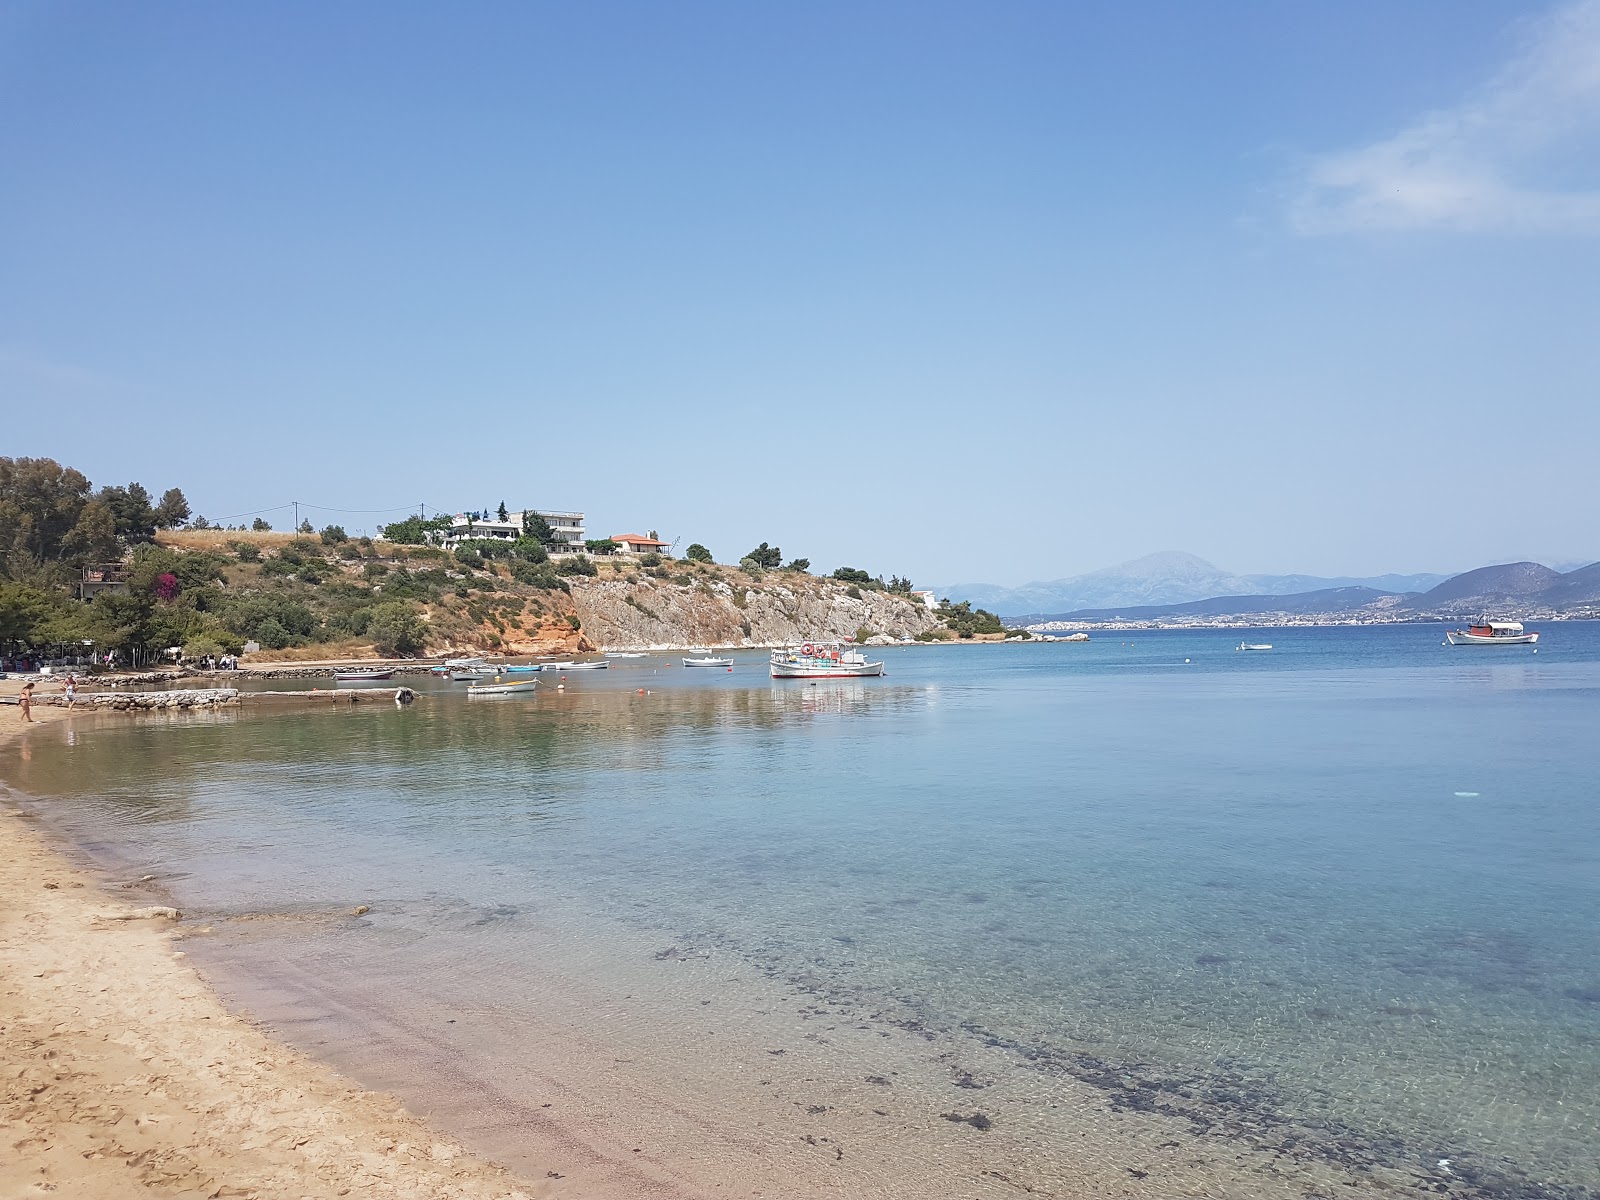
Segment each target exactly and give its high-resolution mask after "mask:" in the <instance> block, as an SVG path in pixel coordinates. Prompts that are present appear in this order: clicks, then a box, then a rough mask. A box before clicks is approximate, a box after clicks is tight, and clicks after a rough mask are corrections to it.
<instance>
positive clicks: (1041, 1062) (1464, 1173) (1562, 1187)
mask: <svg viewBox="0 0 1600 1200" xmlns="http://www.w3.org/2000/svg"><path fill="white" fill-rule="evenodd" d="M685 936H687V935H685ZM698 936H699V937H700V938H701V939H702V940H703V941H709V942H712V943H715V944H717V945H719V946H720V947H721V948H722V949H725V950H728V951H731V952H733V953H736V954H738V955H740V956H741V957H743V958H745V959H746V960H747V961H749V962H751V963H752V964H754V965H755V966H756V967H757V968H758V969H759V970H760V971H761V972H762V974H764V975H765V976H766V977H767V978H769V979H772V980H775V981H776V980H781V981H782V982H784V983H785V984H787V985H788V986H789V987H791V988H793V989H795V991H796V992H797V993H798V994H799V995H798V996H796V997H795V998H796V999H798V998H800V997H801V996H803V997H806V998H807V999H808V1000H809V1001H810V1002H811V1003H809V1004H806V1005H802V1009H801V1011H802V1016H807V1017H809V1016H810V1015H812V1014H813V1013H815V1012H819V1011H823V1010H820V1009H818V1008H816V1007H815V1005H816V1003H817V1002H820V1003H822V1004H826V1005H829V1006H830V1007H831V1008H833V1009H835V1010H836V1014H835V1015H837V1016H838V1017H843V1018H846V1019H850V1020H854V1021H867V1022H870V1024H871V1025H872V1026H874V1027H888V1028H892V1029H897V1030H899V1031H900V1032H901V1033H903V1034H907V1035H909V1036H912V1037H916V1038H920V1039H922V1040H924V1041H928V1042H937V1041H941V1040H944V1039H953V1038H955V1037H957V1036H961V1035H965V1036H968V1037H973V1038H976V1039H977V1040H978V1041H980V1042H981V1043H982V1044H983V1045H984V1046H986V1047H988V1048H990V1049H994V1050H1000V1051H1002V1052H1004V1053H1007V1054H1009V1055H1011V1056H1012V1058H1013V1060H1014V1061H1015V1062H1016V1064H1017V1065H1018V1066H1019V1067H1021V1068H1023V1069H1027V1070H1034V1071H1039V1072H1042V1073H1046V1074H1050V1075H1054V1076H1067V1077H1070V1078H1072V1079H1075V1080H1078V1081H1079V1082H1081V1083H1085V1084H1088V1085H1090V1086H1091V1087H1094V1088H1097V1089H1098V1090H1099V1091H1101V1092H1102V1093H1104V1094H1105V1097H1106V1101H1107V1107H1108V1108H1109V1109H1110V1110H1111V1111H1112V1112H1114V1113H1143V1114H1150V1115H1156V1116H1161V1117H1166V1118H1169V1119H1171V1120H1174V1121H1179V1122H1182V1123H1183V1124H1184V1125H1185V1126H1186V1127H1187V1129H1188V1131H1189V1132H1190V1133H1191V1134H1192V1135H1194V1136H1196V1137H1201V1138H1218V1139H1222V1140H1225V1141H1226V1142H1227V1143H1228V1145H1229V1147H1230V1149H1237V1148H1239V1147H1241V1146H1244V1147H1248V1148H1250V1149H1251V1150H1253V1151H1255V1152H1257V1153H1259V1154H1261V1155H1262V1156H1263V1159H1262V1161H1261V1162H1259V1163H1258V1164H1257V1166H1256V1169H1258V1170H1261V1171H1263V1172H1264V1173H1266V1174H1269V1175H1271V1174H1279V1173H1280V1172H1281V1171H1282V1169H1283V1168H1284V1167H1289V1166H1298V1167H1315V1166H1318V1165H1321V1166H1324V1167H1329V1168H1333V1169H1336V1170H1341V1171H1344V1172H1347V1173H1348V1174H1349V1175H1351V1176H1352V1177H1353V1178H1352V1179H1351V1180H1349V1182H1350V1184H1351V1185H1352V1186H1357V1185H1358V1184H1359V1182H1360V1181H1361V1180H1368V1181H1370V1182H1372V1183H1373V1184H1374V1185H1376V1186H1379V1187H1382V1188H1383V1189H1384V1190H1385V1191H1388V1192H1390V1193H1391V1194H1393V1195H1395V1196H1397V1197H1421V1196H1429V1197H1435V1198H1437V1197H1444V1198H1445V1200H1600V1191H1595V1190H1593V1189H1590V1188H1587V1187H1582V1186H1578V1185H1567V1184H1561V1183H1551V1182H1549V1181H1536V1180H1534V1179H1533V1178H1531V1177H1530V1176H1529V1175H1528V1174H1527V1173H1526V1172H1525V1171H1523V1170H1522V1169H1521V1168H1519V1167H1518V1166H1517V1165H1516V1164H1515V1163H1514V1162H1511V1161H1509V1160H1507V1159H1503V1158H1497V1159H1495V1161H1493V1162H1486V1161H1482V1160H1480V1159H1478V1158H1477V1157H1475V1156H1474V1155H1472V1154H1471V1153H1470V1152H1468V1151H1464V1150H1461V1149H1459V1148H1458V1147H1454V1146H1445V1147H1442V1148H1437V1147H1431V1146H1430V1147H1427V1148H1422V1147H1418V1146H1415V1145H1408V1144H1407V1143H1406V1142H1405V1140H1404V1139H1402V1138H1400V1137H1398V1136H1395V1135H1392V1134H1386V1133H1382V1132H1372V1131H1363V1130H1360V1129H1357V1128H1356V1127H1354V1126H1349V1125H1344V1124H1341V1123H1340V1122H1337V1121H1333V1120H1328V1119H1326V1118H1323V1117H1319V1116H1306V1117H1301V1116H1296V1115H1295V1114H1294V1113H1293V1112H1291V1111H1289V1110H1288V1108H1287V1106H1286V1105H1285V1103H1284V1102H1283V1100H1282V1098H1281V1097H1279V1096H1278V1094H1277V1093H1276V1092H1275V1091H1274V1090H1273V1089H1272V1088H1271V1087H1270V1086H1268V1085H1266V1084H1264V1083H1263V1082H1262V1081H1260V1080H1257V1079H1251V1078H1250V1077H1248V1076H1246V1075H1244V1074H1243V1073H1241V1072H1238V1071H1234V1070H1230V1069H1228V1068H1227V1067H1226V1066H1223V1067H1222V1068H1221V1069H1219V1070H1218V1071H1216V1072H1213V1073H1205V1074H1197V1073H1175V1072H1172V1071H1169V1070H1164V1069H1163V1068H1161V1067H1160V1066H1158V1065H1156V1064H1150V1063H1142V1062H1135V1061H1131V1060H1129V1061H1113V1060H1111V1059H1104V1058H1098V1057H1096V1056H1094V1055H1092V1054H1088V1053H1084V1052H1082V1051H1075V1050H1063V1049H1057V1048H1055V1047H1051V1046H1035V1045H1029V1044H1027V1043H1025V1042H1022V1041H1019V1040H1017V1039H1014V1038H1008V1037H1004V1036H1001V1035H998V1034H996V1033H994V1032H993V1031H991V1030H989V1029H986V1028H984V1027H983V1026H981V1025H979V1024H977V1023H976V1022H970V1021H969V1022H964V1023H962V1024H961V1025H960V1026H959V1027H957V1028H955V1029H952V1028H949V1027H947V1026H943V1025H942V1024H941V1023H939V1022H934V1021H929V1020H928V1019H927V1018H926V1016H925V1015H924V1014H925V1009H924V1007H923V1005H922V1004H921V1003H920V1002H919V1001H918V1000H917V999H916V998H915V997H913V996H909V995H893V994H881V993H873V992H870V991H869V990H867V989H863V988H859V987H851V986H841V985H839V984H838V983H837V982H834V981H830V980H828V979H826V978H822V977H818V976H817V975H816V974H814V973H810V972H805V971H796V970H794V966H793V963H792V962H790V961H785V960H784V959H783V957H782V956H781V954H780V953H778V952H775V951H773V950H772V949H770V948H758V947H751V946H748V945H740V944H739V943H738V942H737V940H736V939H731V938H728V937H725V936H718V935H716V934H706V933H702V934H700V935H698ZM818 965H821V964H818ZM808 1010H809V1011H808ZM894 1010H899V1011H898V1013H897V1015H891V1012H892V1011H894ZM1328 1015H1329V1016H1330V1017H1331V1016H1332V1015H1333V1014H1331V1013H1329V1014H1328ZM858 1027H859V1028H867V1027H868V1026H867V1025H860V1026H858ZM884 1036H885V1037H887V1036H889V1034H888V1033H887V1031H885V1032H884ZM769 1053H782V1051H769ZM880 1078H881V1077H880ZM965 1078H966V1079H970V1078H971V1076H970V1075H966V1076H965ZM974 1082H975V1081H974ZM956 1086H958V1087H965V1086H970V1085H969V1084H967V1083H965V1082H963V1081H962V1080H960V1079H958V1080H957V1082H956ZM940 1115H942V1116H944V1117H945V1119H946V1120H951V1121H963V1122H964V1123H968V1124H973V1126H974V1128H980V1129H981V1128H982V1127H983V1125H980V1124H978V1123H975V1122H973V1121H971V1119H970V1118H969V1117H967V1116H965V1115H963V1114H960V1113H953V1114H940ZM978 1115H982V1114H978ZM987 1123H988V1118H987V1117H986V1116H985V1117H984V1122H983V1124H985V1125H986V1124H987ZM1440 1155H1449V1157H1448V1158H1445V1159H1442V1160H1441V1158H1440V1157H1439V1156H1440ZM1267 1156H1270V1157H1267ZM1308 1200H1316V1197H1315V1194H1312V1195H1308Z"/></svg>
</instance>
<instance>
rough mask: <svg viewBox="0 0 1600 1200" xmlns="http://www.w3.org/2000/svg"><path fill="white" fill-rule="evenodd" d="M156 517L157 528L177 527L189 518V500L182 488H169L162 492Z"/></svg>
mask: <svg viewBox="0 0 1600 1200" xmlns="http://www.w3.org/2000/svg"><path fill="white" fill-rule="evenodd" d="M155 517H156V528H157V529H176V528H177V527H178V526H179V525H182V524H183V523H184V522H185V521H187V520H188V519H189V501H188V500H187V499H185V497H184V494H183V492H182V491H181V490H180V489H178V488H168V489H167V490H166V491H164V492H162V493H161V503H160V504H158V505H156V512H155Z"/></svg>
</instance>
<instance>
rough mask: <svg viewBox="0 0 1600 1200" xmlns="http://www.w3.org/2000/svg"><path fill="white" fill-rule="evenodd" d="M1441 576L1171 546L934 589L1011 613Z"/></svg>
mask: <svg viewBox="0 0 1600 1200" xmlns="http://www.w3.org/2000/svg"><path fill="white" fill-rule="evenodd" d="M1445 578H1446V576H1444V575H1379V576H1372V577H1334V578H1326V577H1323V576H1318V575H1235V574H1233V573H1232V572H1230V571H1224V570H1222V569H1221V568H1220V567H1217V566H1215V565H1213V564H1211V563H1208V562H1207V561H1206V560H1205V559H1203V558H1199V557H1197V556H1195V555H1193V554H1184V553H1183V552H1181V551H1177V550H1167V551H1163V552H1161V553H1159V554H1147V555H1145V556H1144V557H1143V558H1136V559H1134V560H1132V561H1131V562H1125V563H1119V564H1118V565H1117V566H1114V567H1105V568H1103V569H1102V570H1099V571H1090V572H1089V573H1088V574H1086V575H1075V576H1072V577H1071V578H1068V579H1054V580H1048V581H1041V582H1037V583H1029V584H1024V585H1023V586H1022V587H1019V588H1005V587H999V586H997V585H995V584H989V583H966V584H951V585H950V586H948V587H942V588H935V589H934V590H935V591H936V592H937V593H938V594H939V595H940V596H949V597H950V598H951V599H952V600H970V601H972V603H973V604H975V605H977V606H978V607H979V608H987V609H989V610H991V611H993V612H997V613H999V614H1000V615H1001V616H1013V615H1015V614H1017V613H1064V612H1074V611H1077V610H1080V609H1103V608H1119V607H1124V606H1130V605H1136V606H1160V605H1172V604H1187V603H1190V602H1192V601H1195V600H1207V599H1211V598H1212V597H1217V596H1254V595H1274V596H1282V595H1299V594H1302V593H1305V592H1313V591H1323V590H1327V589H1330V588H1346V587H1366V588H1372V589H1375V590H1376V591H1379V592H1416V591H1425V590H1427V589H1428V588H1431V587H1433V586H1434V585H1435V584H1437V583H1439V582H1440V581H1442V580H1444V579H1445Z"/></svg>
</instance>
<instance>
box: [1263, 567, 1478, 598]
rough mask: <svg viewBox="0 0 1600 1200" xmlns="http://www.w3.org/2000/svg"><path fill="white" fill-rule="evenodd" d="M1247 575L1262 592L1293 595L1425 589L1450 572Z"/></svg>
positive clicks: (1438, 581) (1442, 579)
mask: <svg viewBox="0 0 1600 1200" xmlns="http://www.w3.org/2000/svg"><path fill="white" fill-rule="evenodd" d="M1245 578H1246V579H1248V580H1249V581H1250V582H1251V583H1253V584H1255V585H1256V591H1257V592H1258V593H1260V594H1262V595H1266V596H1292V595H1298V594H1300V593H1301V592H1317V591H1325V590H1327V589H1329V588H1347V587H1364V588H1373V589H1375V590H1377V591H1380V592H1392V593H1404V592H1425V591H1427V590H1428V589H1429V588H1431V587H1437V586H1438V585H1439V584H1441V583H1443V582H1444V581H1445V580H1446V579H1449V578H1450V576H1448V575H1439V574H1435V573H1433V572H1431V571H1423V572H1420V573H1418V574H1416V575H1328V576H1324V575H1246V576H1245Z"/></svg>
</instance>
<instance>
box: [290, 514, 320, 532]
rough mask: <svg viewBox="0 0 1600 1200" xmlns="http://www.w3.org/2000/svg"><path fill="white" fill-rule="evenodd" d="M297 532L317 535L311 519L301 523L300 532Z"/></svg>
mask: <svg viewBox="0 0 1600 1200" xmlns="http://www.w3.org/2000/svg"><path fill="white" fill-rule="evenodd" d="M295 532H297V533H315V532H316V530H315V529H313V528H312V527H311V518H310V517H307V518H306V519H305V520H303V521H301V522H300V528H299V529H298V530H296V531H295Z"/></svg>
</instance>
